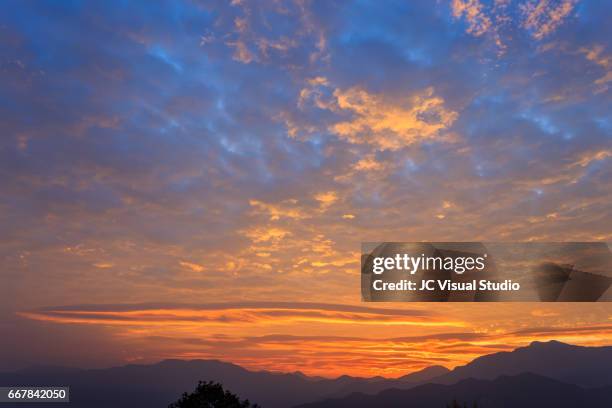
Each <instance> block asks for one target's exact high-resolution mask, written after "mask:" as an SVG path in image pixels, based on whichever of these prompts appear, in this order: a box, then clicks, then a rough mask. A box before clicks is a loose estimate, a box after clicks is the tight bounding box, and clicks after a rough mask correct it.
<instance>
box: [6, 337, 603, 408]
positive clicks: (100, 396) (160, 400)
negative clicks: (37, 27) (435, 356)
mask: <svg viewBox="0 0 612 408" xmlns="http://www.w3.org/2000/svg"><path fill="white" fill-rule="evenodd" d="M199 380H203V381H218V382H220V383H222V384H223V385H224V387H225V388H227V389H229V390H231V391H232V392H233V393H235V394H237V395H239V396H240V397H241V398H248V399H249V400H250V401H252V402H256V403H258V404H259V405H261V406H262V407H263V408H289V407H294V406H300V407H303V408H306V407H308V408H327V407H330V408H331V407H339V408H342V407H349V406H350V407H361V406H363V407H366V406H368V407H371V406H384V407H393V406H398V407H399V406H401V407H419V408H427V407H430V406H431V407H444V406H445V404H446V403H448V402H450V401H452V400H453V399H454V398H456V399H457V400H459V401H460V402H461V403H463V402H467V403H468V406H471V404H472V403H473V402H478V404H479V406H484V407H506V406H508V407H510V406H512V407H515V406H520V407H523V408H529V407H532V406H533V407H536V406H537V407H546V406H551V407H555V408H557V407H566V406H567V407H569V406H572V407H604V406H605V407H611V406H612V347H581V346H574V345H569V344H565V343H560V342H557V341H551V342H545V343H542V342H534V343H531V344H530V345H529V346H527V347H522V348H518V349H516V350H514V351H511V352H500V353H494V354H489V355H486V356H482V357H479V358H476V359H475V360H473V361H472V362H470V363H469V364H466V365H465V366H461V367H457V368H455V369H453V370H452V371H449V370H448V369H446V368H444V367H441V366H432V367H428V368H426V369H424V370H421V371H419V372H416V373H411V374H408V375H406V376H404V377H401V378H397V379H385V378H382V377H373V378H359V377H350V376H341V377H338V378H335V379H325V378H320V377H308V376H306V375H304V374H302V373H299V372H297V373H286V374H280V373H273V372H267V371H250V370H247V369H244V368H242V367H239V366H237V365H234V364H231V363H226V362H221V361H217V360H189V361H184V360H165V361H162V362H159V363H157V364H151V365H136V364H131V365H126V366H121V367H114V368H108V369H93V370H81V369H65V368H54V367H47V368H41V367H39V368H30V369H25V370H21V371H16V372H10V373H0V386H20V385H23V386H25V385H30V386H35V385H41V386H42V385H44V386H49V385H56V386H65V385H68V386H70V400H71V403H70V406H71V407H77V408H81V407H83V408H84V407H88V408H102V407H105V408H107V407H117V408H122V407H130V408H134V407H147V408H156V407H159V408H162V407H167V405H168V404H169V403H170V402H172V401H175V400H176V399H178V397H179V396H180V395H181V394H182V393H183V392H185V391H188V392H189V391H192V390H193V389H194V388H195V385H196V384H197V382H198V381H199ZM572 404H573V405H572ZM53 405H55V404H50V403H48V404H47V405H46V406H47V407H51V406H53ZM15 406H16V407H20V408H26V407H27V404H24V403H21V404H19V405H15ZM33 406H34V405H33ZM36 406H37V405H36ZM58 406H65V404H64V405H60V404H58ZM7 407H8V405H7Z"/></svg>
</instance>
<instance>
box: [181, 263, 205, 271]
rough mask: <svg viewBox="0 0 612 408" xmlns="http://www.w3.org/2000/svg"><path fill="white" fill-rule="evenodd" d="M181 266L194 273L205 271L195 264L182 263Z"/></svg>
mask: <svg viewBox="0 0 612 408" xmlns="http://www.w3.org/2000/svg"><path fill="white" fill-rule="evenodd" d="M179 265H181V266H182V267H183V268H186V269H189V270H190V271H192V272H203V271H204V269H205V268H204V267H203V266H202V265H200V264H197V263H194V262H187V261H180V262H179Z"/></svg>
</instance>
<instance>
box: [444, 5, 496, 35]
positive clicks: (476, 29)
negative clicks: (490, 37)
mask: <svg viewBox="0 0 612 408" xmlns="http://www.w3.org/2000/svg"><path fill="white" fill-rule="evenodd" d="M451 9H452V12H453V17H455V18H461V17H465V19H466V21H467V22H468V28H467V32H468V33H470V34H473V35H475V36H477V37H478V36H481V35H483V34H484V33H486V32H487V31H489V30H490V29H491V26H492V24H493V23H492V22H491V19H490V18H489V17H488V16H487V15H486V14H485V13H484V7H483V5H482V4H481V3H480V2H479V1H478V0H466V1H464V0H452V3H451Z"/></svg>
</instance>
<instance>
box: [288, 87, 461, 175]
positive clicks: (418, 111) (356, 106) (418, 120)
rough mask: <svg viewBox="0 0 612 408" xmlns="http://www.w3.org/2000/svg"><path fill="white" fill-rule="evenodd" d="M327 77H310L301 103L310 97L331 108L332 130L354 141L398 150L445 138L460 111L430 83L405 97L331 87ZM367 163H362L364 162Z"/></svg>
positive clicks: (322, 105)
mask: <svg viewBox="0 0 612 408" xmlns="http://www.w3.org/2000/svg"><path fill="white" fill-rule="evenodd" d="M330 87H331V85H330V84H329V82H328V81H327V80H326V79H325V78H315V79H314V80H309V81H308V87H306V88H303V89H302V90H301V91H300V97H299V100H298V106H299V107H300V108H302V109H304V108H305V103H306V101H308V100H310V101H312V102H313V104H314V106H315V107H316V108H318V109H323V110H329V111H330V112H332V113H333V114H334V115H335V117H338V118H340V117H342V116H349V118H350V119H348V120H341V119H340V120H336V121H332V123H331V124H330V125H329V126H328V129H329V131H330V132H331V133H333V134H335V135H336V136H338V137H339V138H340V139H342V140H346V141H348V142H349V143H353V144H363V143H366V144H370V145H372V146H374V147H376V148H377V149H379V150H397V149H400V148H402V147H405V146H409V145H411V144H414V143H420V142H423V141H429V140H444V138H443V137H442V136H443V131H444V130H447V129H448V128H449V127H450V126H451V125H452V124H453V122H454V121H455V120H456V119H457V117H458V113H457V112H455V111H453V110H450V109H448V108H446V107H445V103H444V99H443V98H442V97H440V96H436V95H435V93H434V89H433V87H429V88H426V89H423V90H420V91H418V92H415V93H413V94H411V95H407V96H405V97H396V98H391V97H387V96H386V95H382V94H375V93H370V92H368V91H367V90H365V89H363V88H361V87H357V86H356V87H350V88H346V89H342V88H335V89H333V91H332V90H331V89H330ZM364 164H365V163H362V165H364Z"/></svg>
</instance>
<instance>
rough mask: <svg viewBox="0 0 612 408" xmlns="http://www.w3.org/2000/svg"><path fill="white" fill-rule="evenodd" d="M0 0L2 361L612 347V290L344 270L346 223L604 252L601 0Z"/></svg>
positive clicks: (609, 191) (610, 99) (373, 361)
mask: <svg viewBox="0 0 612 408" xmlns="http://www.w3.org/2000/svg"><path fill="white" fill-rule="evenodd" d="M5 9H6V11H5V12H4V13H3V14H2V16H0V49H1V50H2V51H3V52H2V55H3V57H2V58H1V59H0V72H1V73H2V75H0V96H1V97H0V106H1V107H2V109H0V129H1V134H2V137H0V177H1V178H2V183H1V184H0V230H1V231H2V233H1V235H0V273H1V274H2V284H1V285H0V331H1V332H2V333H10V334H9V335H4V336H2V338H0V370H7V369H8V370H12V369H18V368H20V367H27V366H31V365H33V364H44V365H62V364H65V365H69V366H76V367H108V366H120V365H125V364H129V363H130V362H144V361H159V360H164V359H172V358H175V359H194V358H201V359H223V360H224V361H229V362H232V363H234V364H236V365H239V366H241V367H245V368H249V369H252V370H256V369H266V370H274V371H280V372H294V371H300V372H302V373H305V374H307V375H312V376H317V375H318V376H323V375H325V376H330V375H333V376H339V375H351V376H361V377H372V376H377V375H380V376H384V377H389V378H392V377H397V376H401V375H403V374H404V373H406V372H407V371H418V370H420V369H422V368H425V367H428V366H431V365H442V366H445V367H447V368H449V369H452V368H453V367H456V366H458V365H462V364H466V363H467V362H469V361H472V360H473V359H474V358H476V357H478V356H481V355H485V354H489V353H492V352H496V351H508V350H512V349H515V348H516V347H519V346H523V345H525V344H529V343H531V342H533V341H538V340H540V341H546V340H550V339H556V340H559V341H562V342H567V343H571V344H576V345H582V346H601V345H609V344H612V302H596V303H595V302H592V303H548V302H539V303H535V302H534V303H476V302H474V303H442V302H441V303H434V302H432V303H425V302H412V303H408V302H406V303H400V302H398V303H376V302H364V301H362V298H361V282H360V276H361V271H360V261H361V259H360V258H361V252H360V244H361V243H362V242H392V241H394V242H417V241H418V242H422V241H430V242H436V241H447V242H448V241H470V242H473V241H479V242H480V241H482V242H485V241H490V242H495V241H500V242H506V241H507V242H510V241H512V242H514V241H517V242H545V241H556V242H574V241H575V242H579V241H584V242H587V241H588V242H591V241H596V242H603V243H606V245H607V246H608V249H610V248H611V247H612V246H611V245H610V244H611V243H612V229H611V228H610V226H612V206H611V205H610V203H611V202H612V166H611V163H612V147H611V146H612V144H611V140H612V117H611V115H610V112H611V109H610V107H611V106H612V96H611V89H610V87H611V84H612V42H611V39H612V25H611V24H609V22H608V20H609V18H608V17H606V16H610V15H612V2H599V1H594V0H582V1H579V0H516V1H509V0H508V1H506V0H482V1H481V0H470V1H464V0H441V1H435V2H433V1H415V2H403V1H391V2H375V1H357V2H337V1H320V0H291V1H287V2H278V1H270V2H251V1H248V0H234V1H231V2H223V1H216V0H211V1H208V0H185V1H163V2H158V3H157V2H156V3H154V4H150V3H136V2H80V1H74V2H55V1H34V2H23V1H16V0H9V1H8V2H7V4H6V7H5ZM604 249H605V248H604ZM590 260H591V259H590V258H589V259H587V261H590ZM587 263H588V262H587ZM598 296H599V295H598ZM601 299H603V300H606V299H612V288H608V291H607V292H606V293H605V294H604V295H602V296H601Z"/></svg>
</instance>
